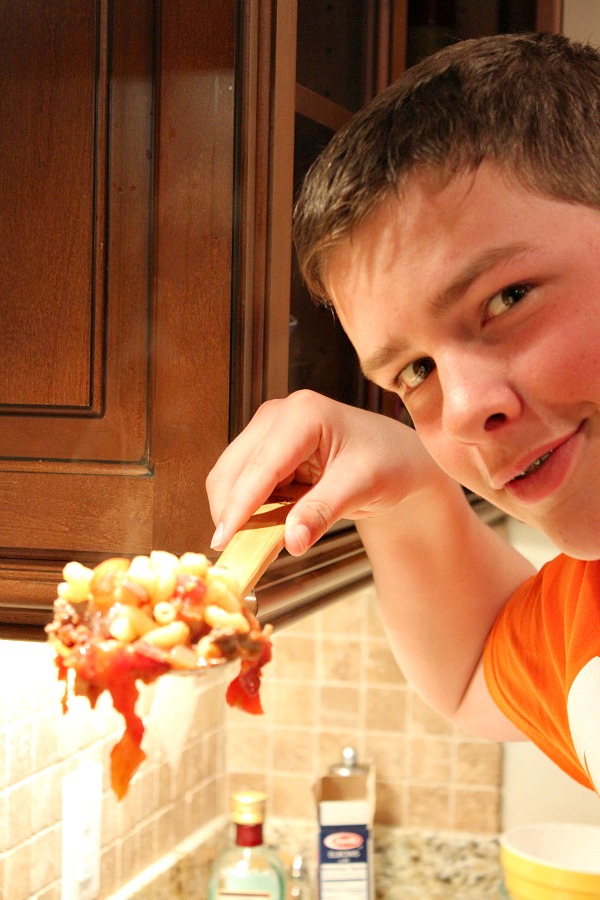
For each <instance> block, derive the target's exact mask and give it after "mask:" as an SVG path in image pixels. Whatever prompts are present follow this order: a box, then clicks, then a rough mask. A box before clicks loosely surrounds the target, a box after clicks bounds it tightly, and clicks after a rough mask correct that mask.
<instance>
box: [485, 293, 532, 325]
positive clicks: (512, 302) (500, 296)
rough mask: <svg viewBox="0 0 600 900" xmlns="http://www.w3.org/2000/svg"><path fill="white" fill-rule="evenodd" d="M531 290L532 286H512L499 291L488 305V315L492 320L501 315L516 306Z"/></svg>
mask: <svg viewBox="0 0 600 900" xmlns="http://www.w3.org/2000/svg"><path fill="white" fill-rule="evenodd" d="M530 290H531V285H529V284H512V285H511V286H510V287H507V288H504V290H502V291H498V293H497V294H494V296H493V297H492V299H491V300H490V302H489V303H488V306H487V309H488V315H489V316H490V318H492V319H493V318H495V317H496V316H499V315H501V314H502V313H503V312H506V310H507V309H510V308H511V306H516V305H517V303H519V301H520V300H522V299H523V297H525V295H526V294H528V293H529V291H530Z"/></svg>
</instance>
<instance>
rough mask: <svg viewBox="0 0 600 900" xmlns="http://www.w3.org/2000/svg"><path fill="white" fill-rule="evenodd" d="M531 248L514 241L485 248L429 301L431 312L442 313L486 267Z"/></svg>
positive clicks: (485, 270) (528, 245)
mask: <svg viewBox="0 0 600 900" xmlns="http://www.w3.org/2000/svg"><path fill="white" fill-rule="evenodd" d="M531 249H532V247H531V245H530V244H524V243H514V244H503V245H502V246H501V247H492V248H491V249H490V250H485V251H484V252H483V253H481V254H480V255H479V256H476V257H475V259H473V260H471V261H470V262H469V264H468V265H467V266H465V268H464V269H463V270H462V271H461V272H459V273H458V275H457V276H456V278H454V280H453V281H452V282H451V283H450V284H449V285H447V286H446V287H445V288H444V289H443V290H442V291H440V292H439V293H438V294H437V295H436V296H435V297H434V298H433V299H432V301H431V304H430V305H431V309H432V310H433V312H436V313H442V312H445V311H446V310H447V309H449V308H450V307H451V306H452V305H453V304H454V303H455V302H456V300H457V299H458V298H459V297H460V296H462V294H464V293H465V292H466V291H468V289H469V288H470V287H471V285H472V284H473V283H474V282H475V281H477V279H478V278H480V277H481V276H482V275H483V274H484V273H485V272H487V270H488V269H491V268H492V266H494V265H496V263H498V262H504V261H505V260H508V259H513V258H514V257H515V256H518V255H519V254H521V253H525V252H527V251H530V250H531Z"/></svg>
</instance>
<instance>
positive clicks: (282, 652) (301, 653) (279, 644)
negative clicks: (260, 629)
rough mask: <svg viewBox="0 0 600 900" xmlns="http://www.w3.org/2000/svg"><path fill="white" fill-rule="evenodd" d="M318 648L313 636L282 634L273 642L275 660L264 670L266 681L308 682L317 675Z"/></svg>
mask: <svg viewBox="0 0 600 900" xmlns="http://www.w3.org/2000/svg"><path fill="white" fill-rule="evenodd" d="M316 659H317V656H316V647H315V641H314V638H313V637H312V636H309V637H302V636H300V635H288V634H285V633H283V634H280V635H278V636H276V637H275V638H274V641H273V660H272V662H271V663H269V665H268V666H266V667H265V669H264V681H265V682H272V681H273V680H274V679H275V678H284V679H288V680H291V681H294V680H295V681H306V680H310V679H314V678H315V675H316V672H315V670H316V665H317V663H316Z"/></svg>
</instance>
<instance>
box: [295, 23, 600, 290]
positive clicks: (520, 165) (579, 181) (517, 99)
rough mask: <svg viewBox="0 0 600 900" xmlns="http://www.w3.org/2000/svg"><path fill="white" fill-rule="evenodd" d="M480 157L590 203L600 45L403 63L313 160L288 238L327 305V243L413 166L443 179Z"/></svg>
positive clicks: (505, 44)
mask: <svg viewBox="0 0 600 900" xmlns="http://www.w3.org/2000/svg"><path fill="white" fill-rule="evenodd" d="M484 159H492V160H494V161H496V162H497V163H499V164H500V165H501V166H503V167H504V168H505V169H506V170H507V172H508V173H510V175H511V176H512V177H516V178H517V180H518V181H519V182H520V183H522V184H525V185H526V186H527V187H529V188H531V189H533V190H534V191H536V192H538V193H542V194H545V195H548V196H552V197H555V198H557V199H562V200H567V201H572V202H575V203H583V204H586V205H588V206H593V207H598V208H600V54H599V53H598V52H597V51H596V50H595V49H593V48H592V47H590V46H588V45H585V44H580V43H576V42H571V41H569V40H568V39H567V38H565V37H563V36H561V35H530V34H527V35H524V34H521V35H494V36H492V37H485V38H479V39H474V40H468V41H461V42H459V43H457V44H454V45H452V46H451V47H446V48H445V49H444V50H441V51H440V52H438V53H436V54H435V55H434V56H431V57H428V58H427V59H424V60H423V61H422V62H420V63H419V64H418V65H416V66H413V67H412V68H411V69H408V70H407V71H406V72H405V73H404V74H403V75H402V76H401V78H399V79H398V81H396V82H395V83H394V84H393V85H391V87H389V88H388V89H387V90H385V91H384V92H383V93H381V94H380V95H379V96H378V97H376V98H375V99H374V100H373V101H371V103H369V104H368V105H367V106H365V107H364V109H362V110H361V111H359V112H358V113H357V114H356V116H355V117H354V118H353V119H352V120H351V121H350V122H349V123H348V125H347V126H345V128H343V129H342V130H341V131H340V132H338V133H337V134H336V135H335V136H334V138H333V140H332V141H331V143H330V144H329V145H328V146H327V147H326V148H325V150H324V151H323V153H322V154H321V155H320V156H319V158H318V159H317V160H316V161H315V163H314V164H313V166H312V167H311V169H310V171H309V173H308V175H307V176H306V179H305V181H304V185H303V186H302V189H301V191H300V194H299V196H298V199H297V202H296V207H295V215H294V242H295V245H296V252H297V255H298V262H299V266H300V271H301V273H302V276H303V278H304V280H305V282H306V284H307V287H308V288H309V290H310V292H311V293H312V294H313V296H314V297H315V298H317V299H318V300H320V301H321V302H324V303H329V298H328V294H327V288H326V284H325V264H326V260H327V256H328V253H329V252H330V250H331V249H332V248H333V247H334V246H335V245H336V244H338V243H339V241H340V240H342V239H343V238H344V237H346V236H348V235H349V234H350V232H351V230H352V229H353V228H354V227H355V226H356V225H358V224H359V223H360V222H361V221H363V220H364V218H365V217H366V216H367V215H368V213H369V212H371V211H372V210H373V209H374V207H375V206H376V205H377V204H378V203H379V202H380V201H381V200H382V199H383V198H384V197H386V196H388V195H389V194H390V193H391V192H393V191H401V190H402V186H403V184H404V183H405V181H406V179H407V177H408V176H409V175H410V173H411V172H414V171H415V170H416V169H418V168H421V167H428V168H431V169H433V170H437V171H438V172H439V173H440V175H441V177H442V178H444V179H449V178H451V177H452V175H453V174H455V173H457V172H459V171H461V170H469V169H476V168H477V167H478V166H479V165H480V163H481V162H482V161H483V160H484Z"/></svg>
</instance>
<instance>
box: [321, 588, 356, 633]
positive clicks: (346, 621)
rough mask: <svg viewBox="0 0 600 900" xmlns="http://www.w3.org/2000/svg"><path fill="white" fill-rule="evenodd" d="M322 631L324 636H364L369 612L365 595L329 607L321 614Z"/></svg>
mask: <svg viewBox="0 0 600 900" xmlns="http://www.w3.org/2000/svg"><path fill="white" fill-rule="evenodd" d="M320 615H321V629H322V634H323V635H324V636H334V635H335V636H337V637H339V636H341V635H342V634H346V635H350V636H352V635H359V634H364V633H365V630H366V623H367V610H366V603H365V598H364V596H363V595H361V594H360V593H359V594H356V595H350V596H348V597H344V598H343V599H341V600H338V601H337V603H332V604H331V605H330V606H327V607H326V608H325V609H324V610H323V611H322V612H321V613H320Z"/></svg>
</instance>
